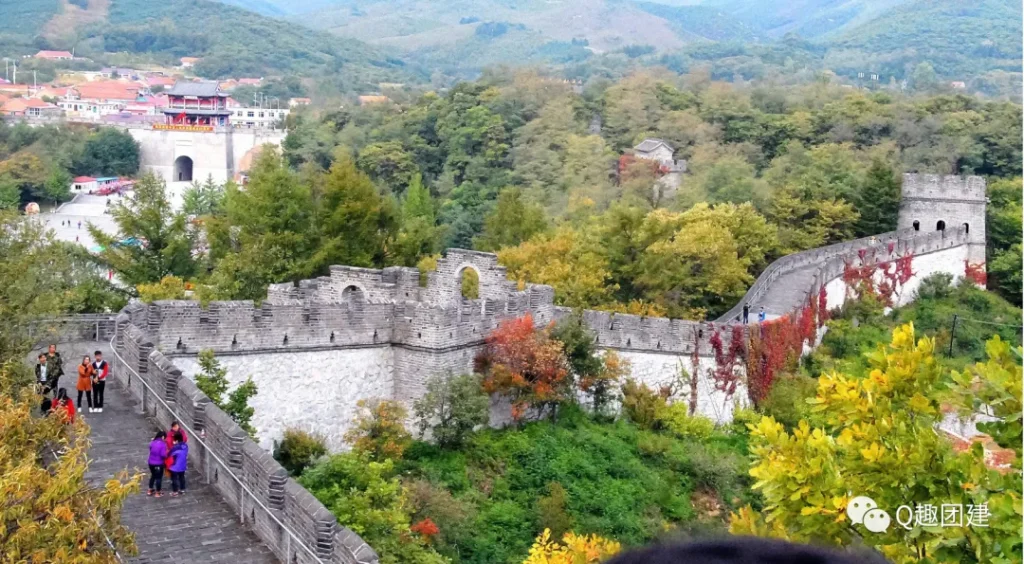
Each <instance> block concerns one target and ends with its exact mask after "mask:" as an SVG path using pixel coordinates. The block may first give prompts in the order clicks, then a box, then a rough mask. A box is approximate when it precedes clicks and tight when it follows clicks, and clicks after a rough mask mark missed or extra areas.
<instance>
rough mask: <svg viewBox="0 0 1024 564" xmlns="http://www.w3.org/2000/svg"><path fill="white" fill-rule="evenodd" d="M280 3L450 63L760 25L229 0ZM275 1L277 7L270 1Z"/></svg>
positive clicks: (499, 0) (568, 55) (712, 16)
mask: <svg viewBox="0 0 1024 564" xmlns="http://www.w3.org/2000/svg"><path fill="white" fill-rule="evenodd" d="M222 1H225V2H230V3H233V4H238V5H241V6H245V7H247V8H249V9H252V10H255V11H261V12H263V13H273V11H274V10H283V11H286V12H288V13H289V14H291V15H290V16H288V18H289V19H291V20H292V21H295V22H300V23H303V24H306V25H312V26H314V27H316V28H317V29H324V30H328V31H331V32H332V33H335V34H338V35H342V36H346V37H353V38H356V39H360V40H363V41H366V42H368V43H372V44H375V45H381V46H387V47H388V48H390V49H395V50H397V51H398V52H401V53H403V54H404V55H405V56H406V57H411V58H413V59H414V60H417V61H420V62H422V63H424V64H428V65H430V66H432V67H436V68H441V69H444V70H451V69H463V70H464V69H467V68H480V67H482V66H486V65H488V64H493V63H508V62H531V61H536V62H554V63H559V62H567V61H578V60H582V59H585V58H587V57H588V56H590V55H591V54H600V53H608V52H615V51H618V50H622V49H625V48H629V47H635V46H643V47H644V48H645V49H647V48H649V50H651V51H654V52H665V51H669V50H673V49H678V48H681V47H684V46H686V45H688V44H690V43H692V42H700V41H706V40H709V39H710V40H716V41H717V40H740V41H747V40H751V39H754V38H755V37H756V32H755V31H754V30H753V29H752V28H751V27H750V26H748V25H747V24H744V23H743V22H740V21H739V20H737V19H735V18H733V17H731V16H728V15H725V14H723V13H722V12H721V11H720V10H715V9H709V8H703V7H700V6H688V5H684V4H687V2H657V1H655V2H634V1H631V0H574V1H570V0H517V1H513V2H509V1H503V0H459V1H455V2H444V3H442V2H431V1H427V0H396V1H393V2H384V1H381V0H333V1H332V0H307V1H303V2H297V3H293V2H285V1H283V0H222ZM266 4H269V5H270V6H266Z"/></svg>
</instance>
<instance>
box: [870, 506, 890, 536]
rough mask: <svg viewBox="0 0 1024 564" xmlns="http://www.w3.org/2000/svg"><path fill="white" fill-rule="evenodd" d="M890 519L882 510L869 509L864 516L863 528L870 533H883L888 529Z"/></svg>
mask: <svg viewBox="0 0 1024 564" xmlns="http://www.w3.org/2000/svg"><path fill="white" fill-rule="evenodd" d="M889 523H892V518H890V517H889V514H888V513H886V512H885V510H884V509H877V508H876V509H870V510H868V512H867V513H865V514H864V528H865V529H867V530H869V531H871V532H872V533H884V532H885V531H886V530H888V529H889Z"/></svg>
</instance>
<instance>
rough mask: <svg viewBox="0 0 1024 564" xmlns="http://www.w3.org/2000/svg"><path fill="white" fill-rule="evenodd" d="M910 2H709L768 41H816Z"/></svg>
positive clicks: (765, 0)
mask: <svg viewBox="0 0 1024 564" xmlns="http://www.w3.org/2000/svg"><path fill="white" fill-rule="evenodd" d="M908 1H909V0H707V1H706V2H704V5H705V6H707V7H709V8H717V9H720V10H722V11H723V12H725V13H726V14H729V15H730V16H733V17H735V18H736V19H738V20H740V21H742V22H744V23H746V24H747V25H749V26H751V27H753V28H755V29H757V30H759V31H760V32H762V33H764V34H765V35H767V36H769V37H781V36H783V35H785V34H786V33H796V34H798V35H800V36H801V37H805V38H815V37H821V36H825V35H828V34H830V33H838V32H842V31H844V30H848V29H852V28H854V27H856V26H858V25H861V24H864V23H867V22H869V21H871V20H873V19H875V18H877V17H878V16H880V15H881V14H883V13H885V12H887V11H888V10H890V9H892V8H894V7H896V6H900V5H901V4H904V3H907V2H908Z"/></svg>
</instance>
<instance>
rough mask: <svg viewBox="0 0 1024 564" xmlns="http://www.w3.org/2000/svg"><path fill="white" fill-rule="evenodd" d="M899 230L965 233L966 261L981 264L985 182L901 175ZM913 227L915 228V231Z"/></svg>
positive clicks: (974, 178)
mask: <svg viewBox="0 0 1024 564" xmlns="http://www.w3.org/2000/svg"><path fill="white" fill-rule="evenodd" d="M902 190H903V194H902V198H901V200H900V215H899V228H900V229H907V230H909V229H915V230H919V232H920V233H921V234H926V233H931V232H934V231H938V230H939V227H940V222H941V225H944V226H945V229H947V230H949V229H960V228H964V230H965V231H968V235H969V237H968V240H969V244H970V260H971V262H972V263H983V262H985V206H986V202H987V199H986V198H987V196H986V192H985V179H984V178H982V177H980V176H950V175H938V174H904V175H903V188H902ZM915 225H916V227H915Z"/></svg>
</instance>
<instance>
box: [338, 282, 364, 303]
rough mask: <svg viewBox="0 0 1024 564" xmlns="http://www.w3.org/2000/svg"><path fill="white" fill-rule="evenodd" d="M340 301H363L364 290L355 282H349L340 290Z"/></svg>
mask: <svg viewBox="0 0 1024 564" xmlns="http://www.w3.org/2000/svg"><path fill="white" fill-rule="evenodd" d="M341 301H342V302H343V303H346V304H362V303H365V302H366V292H365V291H364V290H363V289H362V288H361V287H360V286H358V285H356V284H349V285H348V286H345V289H343V290H342V291H341Z"/></svg>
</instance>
